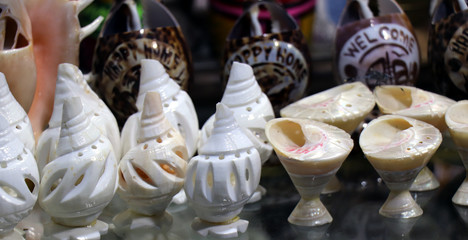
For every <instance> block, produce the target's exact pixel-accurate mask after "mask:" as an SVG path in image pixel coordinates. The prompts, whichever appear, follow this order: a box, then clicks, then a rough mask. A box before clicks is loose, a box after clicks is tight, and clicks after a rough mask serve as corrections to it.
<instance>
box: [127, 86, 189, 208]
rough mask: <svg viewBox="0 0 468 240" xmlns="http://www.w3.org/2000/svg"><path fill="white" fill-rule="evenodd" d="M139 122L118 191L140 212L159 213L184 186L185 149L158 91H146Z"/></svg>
mask: <svg viewBox="0 0 468 240" xmlns="http://www.w3.org/2000/svg"><path fill="white" fill-rule="evenodd" d="M140 125H141V126H140V128H139V129H140V134H139V136H140V138H139V141H138V142H139V144H137V145H136V146H134V147H133V148H132V149H130V150H129V151H128V152H127V153H126V154H125V155H124V157H123V158H122V160H121V162H120V175H119V189H118V194H119V195H120V196H121V197H122V198H123V199H124V200H125V201H127V203H128V205H129V207H130V209H132V210H133V211H135V212H137V213H139V214H144V215H155V214H161V213H163V212H164V211H165V209H166V208H167V206H168V205H169V203H170V202H171V200H172V197H173V196H174V195H175V194H176V193H177V192H179V191H180V189H181V188H182V186H183V183H184V177H185V170H186V167H187V157H188V154H187V149H186V147H185V141H184V140H183V138H182V136H181V135H180V133H179V132H177V131H176V130H175V129H174V128H173V127H172V126H171V125H170V123H169V122H168V120H167V119H166V117H165V116H164V113H163V110H162V105H161V99H160V97H159V94H158V93H157V92H149V93H148V94H146V96H145V102H144V105H143V111H142V113H141V120H140ZM167 127H169V128H167Z"/></svg>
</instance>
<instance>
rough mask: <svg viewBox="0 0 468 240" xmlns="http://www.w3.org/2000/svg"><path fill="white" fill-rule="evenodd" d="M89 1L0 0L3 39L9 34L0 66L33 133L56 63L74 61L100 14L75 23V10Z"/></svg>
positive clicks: (49, 96)
mask: <svg viewBox="0 0 468 240" xmlns="http://www.w3.org/2000/svg"><path fill="white" fill-rule="evenodd" d="M23 2H24V4H23ZM91 2H92V0H80V1H71V0H41V1H33V0H26V1H22V0H1V1H0V4H2V6H3V7H2V8H3V11H2V15H1V16H0V22H3V23H7V24H3V25H4V26H5V27H6V29H7V30H3V31H2V32H3V33H4V37H3V39H5V40H8V41H5V42H4V43H3V48H2V51H1V52H0V71H3V72H5V75H6V76H7V79H8V81H9V86H10V89H11V91H12V93H13V95H14V96H15V97H16V99H17V100H18V102H19V103H20V104H21V105H22V106H23V108H24V109H25V110H26V111H28V115H29V117H30V119H31V123H32V127H33V130H34V134H35V136H36V138H37V137H38V136H39V135H40V133H41V132H42V131H43V130H44V128H45V127H46V125H47V122H48V121H49V118H50V116H51V114H52V108H53V102H54V98H53V97H54V92H55V80H56V78H57V66H58V65H59V64H60V63H64V62H67V63H72V64H75V65H77V64H78V53H79V44H80V41H81V40H82V39H83V38H84V37H86V36H87V35H89V34H90V33H91V32H93V31H94V30H95V29H96V28H97V27H98V26H99V24H100V22H101V21H102V19H103V18H98V19H96V20H95V21H94V22H93V23H91V24H90V25H88V26H86V27H84V28H81V27H80V24H79V20H78V13H79V12H80V11H81V10H83V9H84V8H85V7H86V6H87V5H89V4H90V3H91ZM7 9H9V11H7ZM8 23H9V24H8ZM15 23H16V26H15ZM0 25H2V24H0ZM5 27H4V28H5ZM11 41H13V43H11ZM36 82H37V84H36ZM36 86H37V87H36ZM32 96H34V98H33V97H32Z"/></svg>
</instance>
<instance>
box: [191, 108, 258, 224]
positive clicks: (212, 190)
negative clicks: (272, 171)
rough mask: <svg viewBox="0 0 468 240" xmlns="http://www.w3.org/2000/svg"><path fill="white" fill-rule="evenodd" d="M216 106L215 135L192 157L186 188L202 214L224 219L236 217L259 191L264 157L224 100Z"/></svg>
mask: <svg viewBox="0 0 468 240" xmlns="http://www.w3.org/2000/svg"><path fill="white" fill-rule="evenodd" d="M216 109H217V110H216V114H215V121H214V128H213V131H212V135H211V136H210V137H209V138H208V140H207V142H206V143H205V144H204V145H203V146H202V147H201V148H199V150H198V153H199V155H197V156H195V157H193V158H192V159H191V160H190V161H189V165H188V168H187V174H186V181H185V184H184V189H185V193H186V194H187V198H188V200H189V202H190V204H191V206H192V207H193V209H194V210H195V212H196V214H197V215H198V217H199V218H201V219H202V220H204V221H208V222H215V223H220V222H225V221H228V220H231V219H233V218H234V217H236V216H237V215H238V214H239V213H240V212H241V211H242V208H243V206H244V204H245V203H247V201H248V200H249V198H250V196H251V195H252V194H253V193H254V192H255V190H256V188H257V186H258V184H259V181H260V174H261V160H260V155H259V153H258V151H257V150H256V149H255V144H254V143H253V142H252V140H250V137H248V136H246V135H245V133H246V132H247V133H249V132H248V131H247V130H245V129H243V128H241V127H240V126H239V125H238V124H237V122H236V120H235V117H234V116H233V112H232V111H230V110H229V109H228V108H227V107H226V106H225V105H224V104H222V103H219V104H218V105H217V108H216Z"/></svg>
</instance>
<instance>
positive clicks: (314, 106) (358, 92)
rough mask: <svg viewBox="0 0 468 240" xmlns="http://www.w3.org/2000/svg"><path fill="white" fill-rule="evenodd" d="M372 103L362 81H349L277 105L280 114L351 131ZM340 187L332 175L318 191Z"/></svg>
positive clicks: (327, 190) (329, 190)
mask: <svg viewBox="0 0 468 240" xmlns="http://www.w3.org/2000/svg"><path fill="white" fill-rule="evenodd" d="M374 105H375V101H374V96H373V95H372V92H371V91H370V90H369V88H368V87H367V86H366V85H365V84H363V83H362V82H353V83H345V84H341V85H339V86H336V87H333V88H330V89H328V90H325V91H322V92H319V93H316V94H313V95H311V96H308V97H305V98H303V99H301V100H299V101H297V102H294V103H292V104H290V105H288V106H286V107H284V108H283V109H281V111H280V115H281V116H282V117H287V118H306V119H312V120H316V121H320V122H324V123H327V124H330V125H333V126H336V127H338V128H341V129H343V130H344V131H346V132H347V133H349V134H352V133H353V131H354V130H355V129H356V127H357V126H358V125H359V124H360V123H361V122H362V121H363V120H364V118H365V117H366V116H367V115H368V114H369V113H370V111H372V109H373V108H374ZM340 189H341V183H340V182H339V180H338V178H337V177H336V176H334V177H333V178H332V180H331V181H330V182H329V183H328V184H327V186H326V187H325V189H324V190H323V192H322V193H323V194H327V193H333V192H337V191H339V190H340Z"/></svg>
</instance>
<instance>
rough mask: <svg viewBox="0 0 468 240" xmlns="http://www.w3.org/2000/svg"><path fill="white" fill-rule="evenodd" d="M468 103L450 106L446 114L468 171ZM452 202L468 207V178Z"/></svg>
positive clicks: (460, 102)
mask: <svg viewBox="0 0 468 240" xmlns="http://www.w3.org/2000/svg"><path fill="white" fill-rule="evenodd" d="M467 117H468V101H467V100H462V101H459V102H457V103H455V104H454V105H452V106H450V107H449V108H448V109H447V112H446V113H445V122H446V123H447V125H448V129H449V132H450V136H451V137H452V139H453V141H454V143H455V145H456V146H457V150H458V154H459V155H460V158H461V160H462V163H463V166H465V169H468V118H467ZM452 202H453V203H455V204H458V205H462V206H468V177H467V178H465V180H464V181H463V183H462V184H461V185H460V187H458V190H457V192H456V193H455V195H454V196H453V197H452Z"/></svg>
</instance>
